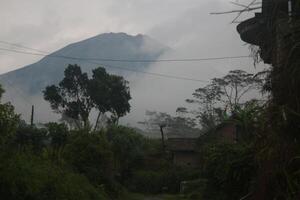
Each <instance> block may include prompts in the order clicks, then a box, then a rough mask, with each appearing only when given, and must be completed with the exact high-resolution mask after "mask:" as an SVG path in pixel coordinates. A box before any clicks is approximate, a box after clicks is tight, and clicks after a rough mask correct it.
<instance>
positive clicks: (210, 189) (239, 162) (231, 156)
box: [202, 143, 257, 200]
mask: <svg viewBox="0 0 300 200" xmlns="http://www.w3.org/2000/svg"><path fill="white" fill-rule="evenodd" d="M202 156H205V159H204V163H205V167H204V174H205V178H206V179H207V180H208V183H207V187H206V189H205V191H204V197H205V198H207V199H218V200H219V199H220V200H221V199H224V200H227V199H228V200H232V199H241V198H242V197H244V196H246V195H247V194H249V193H250V192H251V191H252V183H253V177H255V172H256V167H257V166H256V164H255V163H256V162H255V160H254V149H253V147H252V146H251V145H244V144H236V145H233V144H226V143H220V144H218V145H216V144H209V145H206V146H205V147H203V149H202ZM205 198H204V199H205Z"/></svg>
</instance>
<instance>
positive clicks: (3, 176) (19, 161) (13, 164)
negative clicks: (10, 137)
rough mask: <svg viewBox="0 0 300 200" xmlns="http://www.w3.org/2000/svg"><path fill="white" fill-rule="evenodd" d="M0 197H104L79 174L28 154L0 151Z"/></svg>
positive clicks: (62, 199) (20, 198)
mask: <svg viewBox="0 0 300 200" xmlns="http://www.w3.org/2000/svg"><path fill="white" fill-rule="evenodd" d="M0 193H1V199H16V200H23V199H24V200H27V199H31V200H35V199H36V200H39V199H45V200H47V199H49V200H52V199H61V200H67V199H69V200H77V199H78V200H82V199H91V200H92V199H95V200H96V199H97V200H98V199H103V200H104V199H107V198H106V197H105V193H104V192H103V191H101V190H99V189H97V188H95V187H94V186H92V185H91V184H90V183H89V182H88V180H87V179H86V178H85V177H84V176H82V175H79V174H75V173H72V172H70V171H67V170H64V169H61V168H59V167H57V166H55V165H53V164H52V163H51V162H49V161H47V160H43V159H41V158H40V157H37V156H33V155H30V154H28V153H27V154H24V153H21V154H14V155H13V156H9V157H8V156H5V155H4V154H3V153H2V154H1V163H0Z"/></svg>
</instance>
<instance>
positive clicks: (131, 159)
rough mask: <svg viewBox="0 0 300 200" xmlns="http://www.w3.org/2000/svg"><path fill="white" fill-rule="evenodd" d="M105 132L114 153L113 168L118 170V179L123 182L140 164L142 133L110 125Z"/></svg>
mask: <svg viewBox="0 0 300 200" xmlns="http://www.w3.org/2000/svg"><path fill="white" fill-rule="evenodd" d="M106 134H107V138H108V141H109V142H110V144H111V148H112V151H113V153H114V165H115V168H116V169H118V171H119V172H120V181H121V182H124V181H125V180H126V179H128V178H129V177H130V175H131V174H132V171H133V170H135V169H136V168H138V167H139V166H141V164H142V161H143V157H144V153H145V152H144V150H145V145H146V141H145V139H144V138H143V137H142V135H140V134H138V133H136V132H135V131H134V130H132V129H130V128H127V127H123V126H110V127H109V128H108V130H107V131H106Z"/></svg>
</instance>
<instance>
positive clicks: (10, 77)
mask: <svg viewBox="0 0 300 200" xmlns="http://www.w3.org/2000/svg"><path fill="white" fill-rule="evenodd" d="M167 49H168V48H167V47H165V46H163V45H162V44H160V43H158V42H157V41H155V40H153V39H151V38H149V37H148V36H145V35H136V36H131V35H127V34H125V33H105V34H101V35H98V36H95V37H92V38H89V39H86V40H83V41H80V42H77V43H73V44H70V45H68V46H66V47H64V48H62V49H60V50H58V51H56V52H54V53H52V54H50V55H49V56H46V57H44V58H43V59H41V60H40V61H38V62H37V63H34V64H31V65H28V66H25V67H23V68H21V69H18V70H15V71H11V72H8V73H6V74H3V75H0V82H1V84H3V85H4V87H5V88H6V87H9V89H7V90H8V92H9V90H11V88H12V87H11V86H13V88H18V90H21V91H22V92H23V93H25V94H27V95H40V94H41V91H42V90H43V89H44V88H45V87H46V86H47V85H50V84H55V83H58V82H59V81H60V80H61V79H62V78H63V71H64V69H65V67H66V66H67V65H68V64H75V63H76V64H79V65H80V66H81V67H82V69H83V71H86V72H91V70H92V69H94V68H96V67H98V66H116V67H122V68H130V69H141V68H143V67H147V66H148V64H149V63H138V62H134V63H132V62H113V61H99V60H90V59H89V60H87V59H70V58H67V57H73V58H74V57H75V58H95V59H107V58H108V59H124V60H128V59H129V60H130V59H147V60H149V59H151V60H152V59H154V60H155V59H157V58H158V57H159V56H160V55H161V54H162V53H163V52H164V51H166V50H167ZM63 57H64V58H63ZM106 68H107V70H109V71H110V72H113V73H116V74H119V75H124V76H125V77H126V75H128V74H130V72H126V71H123V70H121V69H118V68H111V67H106ZM14 95H15V94H12V95H10V96H11V98H14Z"/></svg>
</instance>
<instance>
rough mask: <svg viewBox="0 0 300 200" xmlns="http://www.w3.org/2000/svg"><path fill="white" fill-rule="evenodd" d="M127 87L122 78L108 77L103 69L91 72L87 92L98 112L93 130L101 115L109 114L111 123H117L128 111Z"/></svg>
mask: <svg viewBox="0 0 300 200" xmlns="http://www.w3.org/2000/svg"><path fill="white" fill-rule="evenodd" d="M127 85H128V82H127V81H126V80H124V78H123V77H121V76H116V75H110V74H108V73H107V72H106V71H105V69H104V68H97V69H95V70H93V77H92V79H91V80H90V86H89V91H90V96H91V99H92V101H93V103H94V105H95V107H96V108H97V109H98V111H99V114H98V117H97V121H96V125H95V129H96V128H97V124H98V121H99V117H100V116H101V114H104V113H106V112H110V113H112V121H113V122H118V120H119V118H120V117H122V116H124V115H125V114H126V113H128V112H129V111H130V104H129V100H130V99H131V96H130V92H129V87H128V86H127ZM95 91H97V92H95Z"/></svg>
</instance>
